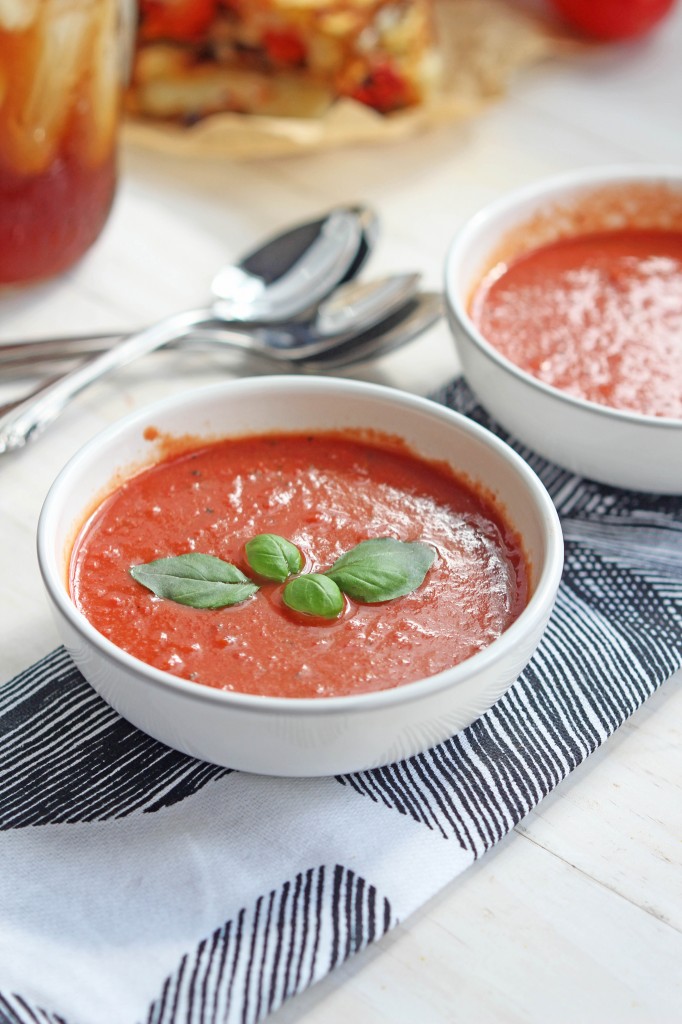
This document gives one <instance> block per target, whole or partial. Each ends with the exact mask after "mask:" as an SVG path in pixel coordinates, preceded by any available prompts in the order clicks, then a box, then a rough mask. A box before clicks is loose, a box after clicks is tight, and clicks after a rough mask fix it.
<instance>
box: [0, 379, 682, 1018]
mask: <svg viewBox="0 0 682 1024" xmlns="http://www.w3.org/2000/svg"><path fill="white" fill-rule="evenodd" d="M436 397H437V399H438V400H439V401H442V402H445V403H447V404H448V405H450V406H452V407H453V408H457V409H459V410H460V411H463V412H465V413H466V414H467V415H469V416H472V417H473V418H475V419H477V420H479V421H480V422H483V423H485V424H486V425H488V426H490V423H489V421H488V420H487V419H486V417H485V415H484V414H483V412H482V411H481V410H480V409H479V408H477V407H476V405H475V403H474V400H473V398H472V396H471V394H470V392H469V391H468V390H467V389H466V387H465V386H464V385H463V384H462V383H461V382H455V383H454V384H452V385H451V386H450V387H449V388H448V389H447V390H446V391H444V392H443V393H441V394H439V395H438V396H436ZM520 450H521V453H522V454H523V456H524V457H525V458H527V459H528V461H529V462H530V463H531V464H532V465H533V466H534V468H535V469H536V471H537V472H538V473H539V474H540V476H541V477H542V479H543V480H544V482H545V484H546V485H547V487H548V489H549V491H550V492H551V494H552V496H553V498H554V501H555V503H556V505H557V508H558V510H559V513H560V515H561V517H562V521H563V528H564V532H565V538H566V568H565V573H564V577H563V581H562V585H561V588H560V593H559V597H558V601H557V605H556V610H555V612H554V614H553V616H552V618H551V621H550V624H549V627H548V629H547V633H546V635H545V637H544V639H543V641H542V644H541V646H540V648H539V650H538V651H537V653H536V655H535V657H534V658H533V660H532V662H531V663H530V664H529V665H528V667H527V668H526V670H525V671H524V672H523V673H522V675H521V676H520V678H519V679H518V681H517V682H516V683H515V685H514V686H513V687H512V688H511V689H510V690H509V691H508V693H507V694H506V695H505V696H504V697H503V698H502V699H500V700H499V701H498V702H497V703H496V704H495V706H494V707H493V708H492V709H491V710H490V711H488V712H487V714H485V715H483V717H481V718H480V719H478V721H476V722H474V724H473V725H471V726H470V727H469V728H468V729H465V730H464V731H463V732H461V733H458V734H457V735H455V736H453V737H452V738H451V739H450V740H448V741H447V742H445V743H442V744H441V745H440V746H438V747H436V748H434V749H432V750H429V751H427V752H426V753H424V754H421V755H419V756H417V757H413V758H411V759H410V760H408V761H404V762H400V763H397V764H393V765H390V766H388V767H386V768H381V769H376V770H373V771H368V772H362V773H359V774H355V775H347V776H339V777H335V778H326V779H294V780H279V779H268V778H262V777H258V776H253V775H247V774H243V773H240V772H233V771H230V770H229V769H226V768H220V767H216V766H215V765H210V764H206V763H203V762H199V761H195V760H192V759H191V758H189V757H186V756H185V755H183V754H179V753H177V752H175V751H173V750H170V749H168V748H167V747H165V746H163V745H162V744H160V743H158V742H156V741H155V740H152V739H150V738H149V737H148V736H146V735H144V734H143V733H141V732H139V731H138V730H136V729H135V728H133V727H132V726H130V725H129V724H128V723H126V722H125V721H123V720H122V719H121V718H119V717H118V716H117V715H116V714H115V712H114V711H113V710H112V709H111V708H109V707H108V705H106V704H105V703H104V702H103V701H102V700H101V698H100V697H98V696H97V695H96V694H95V693H94V691H92V690H91V689H90V687H89V686H88V685H87V684H86V683H85V681H84V680H83V678H82V677H81V675H80V674H79V672H78V671H77V669H76V668H75V667H74V665H73V663H72V662H71V661H70V659H69V657H68V656H67V654H66V653H65V651H64V650H62V649H60V650H57V651H55V652H54V653H53V654H51V655H49V656H48V657H46V658H44V659H43V660H42V661H40V662H39V663H38V664H36V665H34V666H32V667H31V668H29V669H27V670H26V671H25V672H23V673H22V674H21V675H19V676H17V677H16V678H15V679H14V680H12V681H11V682H9V683H8V684H6V685H5V686H4V687H2V688H0V716H1V717H0V743H1V745H2V759H1V761H0V771H1V774H2V783H1V786H0V825H1V827H2V831H1V832H0V858H1V863H2V871H1V872H0V1019H1V1020H3V1021H5V1020H6V1021H8V1022H12V1024H29V1022H30V1024H36V1021H40V1022H43V1024H50V1022H51V1024H57V1022H59V1024H81V1022H84V1021H87V1022H88V1024H135V1022H138V1021H147V1022H149V1024H152V1022H154V1024H180V1022H188V1024H189V1022H201V1024H218V1022H221V1024H222V1022H230V1021H240V1022H244V1024H248V1022H253V1021H257V1020H261V1019H262V1018H263V1017H266V1016H267V1015H268V1013H270V1012H272V1011H273V1010H275V1009H276V1008H277V1007H278V1006H280V1005H281V1003H282V1002H283V1001H284V1000H285V999H287V998H288V997H289V996H291V995H293V994H294V993H296V992H300V991H302V990H303V989H305V988H306V987H307V986H309V985H311V984H312V983H314V982H315V981H317V980H318V979H320V978H322V977H323V976H324V975H326V974H327V973H328V972H330V971H332V970H333V969H334V968H335V967H336V966H338V965H339V964H341V963H342V962H343V961H344V960H346V959H347V958H348V957H350V956H351V955H352V954H353V953H354V952H356V951H357V950H359V949H362V948H363V947H365V946H367V945H368V944H369V943H371V942H374V941H376V940H377V939H379V938H380V937H381V936H382V935H383V934H384V933H386V932H387V931H388V930H389V929H390V928H392V927H393V926H394V925H395V924H396V923H397V922H398V921H403V920H405V918H406V917H408V915H409V914H410V913H411V912H412V911H413V910H415V909H416V908H417V907H418V906H419V905H420V904H422V903H424V902H425V901H426V900H428V899H429V898H430V897H431V896H433V895H434V893H436V892H437V891H438V890H439V889H440V888H441V887H442V886H444V885H445V884H446V883H448V882H449V881H451V880H452V879H453V878H454V877H455V876H456V875H458V874H459V873H460V872H461V871H463V870H464V869H465V868H466V867H467V866H468V865H470V864H471V863H472V862H473V861H474V860H475V859H476V858H477V857H480V856H481V854H483V853H485V851H486V850H488V849H489V848H490V847H491V846H493V845H494V844H495V843H496V842H498V840H500V839H501V838H502V837H503V836H504V835H506V834H507V833H508V832H509V830H510V829H512V828H513V827H514V825H515V824H516V823H517V822H519V821H520V820H521V818H523V816H524V815H525V814H527V813H528V811H529V810H530V809H531V808H533V807H534V806H536V805H537V804H538V802H539V801H540V800H542V798H543V797H544V796H545V795H546V794H547V793H549V792H550V791H551V790H552V789H553V788H554V787H555V786H556V785H557V784H558V783H559V782H561V780H562V779H564V778H565V777H566V776H567V775H568V774H569V772H571V771H572V770H573V768H575V767H576V766H577V765H578V764H580V763H581V762H582V761H583V760H584V759H585V758H586V757H588V755H589V754H590V753H591V752H592V751H593V750H595V749H596V748H597V747H598V746H599V745H600V744H601V743H603V742H604V740H606V739H607V738H608V737H609V736H610V735H611V734H612V733H613V732H614V731H615V730H616V729H617V728H618V726H619V725H621V724H622V723H623V722H624V721H625V719H626V718H628V716H629V715H631V714H632V713H633V711H635V710H636V708H638V707H639V706H640V705H641V704H642V703H643V702H644V701H645V700H646V698H647V697H648V696H649V695H650V694H651V693H653V691H654V690H655V689H656V688H657V687H658V686H659V685H660V684H661V683H662V682H663V681H664V680H665V679H666V678H668V677H669V676H670V675H672V674H673V673H674V672H675V670H676V669H678V668H679V667H680V665H681V663H682V582H681V581H682V571H681V570H682V501H681V500H680V499H678V498H672V497H670V498H658V497H653V496H647V495H641V494H634V493H630V492H626V491H619V490H614V489H608V488H604V487H600V486H598V485H596V484H594V483H589V482H586V481H584V480H582V479H580V478H578V477H575V476H572V475H571V474H569V473H566V472H564V471H563V470H560V469H557V468H556V467H555V466H552V465H549V464H548V463H547V462H544V461H543V460H541V459H539V458H538V457H536V456H534V455H532V453H530V452H529V451H526V450H524V449H520Z"/></svg>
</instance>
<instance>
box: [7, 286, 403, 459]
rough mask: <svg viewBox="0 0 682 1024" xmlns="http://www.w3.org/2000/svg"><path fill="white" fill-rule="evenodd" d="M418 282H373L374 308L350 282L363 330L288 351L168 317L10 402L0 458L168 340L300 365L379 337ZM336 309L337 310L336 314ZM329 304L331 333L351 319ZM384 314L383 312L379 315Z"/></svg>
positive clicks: (326, 321)
mask: <svg viewBox="0 0 682 1024" xmlns="http://www.w3.org/2000/svg"><path fill="white" fill-rule="evenodd" d="M418 279H419V276H418V275H415V274H405V275H398V276H396V277H393V278H385V279H383V280H381V281H379V282H378V283H376V282H375V284H374V288H375V290H376V294H377V296H378V297H379V300H380V301H376V302H375V303H374V304H373V303H372V302H370V298H371V295H372V289H371V286H369V285H361V286H358V285H356V284H352V283H351V284H347V285H344V286H342V287H343V288H344V289H345V290H347V291H352V290H353V289H354V288H355V290H356V292H361V293H362V299H363V302H362V303H361V304H360V305H361V315H360V314H358V316H357V323H358V324H359V325H360V326H359V328H358V327H356V329H355V331H350V330H348V329H346V331H345V332H344V333H342V334H340V335H339V334H338V333H337V334H336V335H334V334H332V335H330V336H329V337H324V336H323V335H322V333H321V332H320V330H319V329H318V331H317V333H316V334H314V335H313V336H312V337H311V338H307V339H305V343H301V339H300V338H299V343H298V344H295V345H293V346H288V347H286V346H282V345H281V342H282V336H281V335H282V332H281V331H278V333H279V336H278V338H277V340H278V341H279V343H280V344H279V346H274V347H267V346H266V345H265V343H264V339H263V337H262V336H261V337H259V339H258V340H257V341H256V342H254V335H253V332H246V331H242V332H238V331H236V330H235V328H230V327H228V325H226V324H225V325H224V324H222V323H220V322H219V321H206V322H205V323H203V324H200V325H197V324H195V323H193V322H185V323H183V322H182V320H181V319H180V318H179V317H175V318H169V320H170V319H173V320H175V321H176V326H175V328H174V332H173V333H172V334H170V335H169V333H168V330H167V328H166V326H165V325H167V324H168V321H164V325H162V327H163V329H161V330H159V327H158V325H157V326H156V327H152V328H148V329H147V330H146V331H142V332H141V333H139V334H135V335H132V336H131V337H130V338H128V339H126V340H125V341H123V342H120V343H119V344H118V345H116V346H115V347H114V348H111V349H109V350H108V351H106V352H103V353H102V354H100V355H98V356H95V357H94V358H92V359H91V360H89V361H88V362H86V363H84V364H82V365H80V366H78V367H76V369H74V370H71V371H70V372H68V373H65V374H63V375H62V376H60V377H57V378H56V379H53V380H50V381H48V382H47V383H45V384H42V385H40V386H39V387H38V388H36V389H35V390H34V391H33V392H31V394H30V395H28V396H27V397H26V398H24V399H23V400H19V401H18V402H12V403H9V404H8V405H6V406H5V407H4V408H2V409H0V413H4V415H0V454H2V453H3V452H7V451H11V450H13V449H16V448H21V447H23V445H25V444H26V443H27V441H29V440H30V439H31V438H33V437H35V436H37V434H38V433H40V431H42V430H43V429H44V428H45V427H46V426H47V425H48V424H49V423H51V422H52V421H53V420H55V419H56V418H57V417H58V416H59V414H60V413H61V412H62V411H63V410H64V409H65V408H66V406H67V405H68V403H69V401H70V400H71V398H73V397H74V396H75V395H76V394H78V393H79V392H80V391H82V390H83V389H84V388H85V387H87V385H88V384H91V383H93V382H94V381H96V380H99V379H100V377H102V376H103V375H104V374H106V373H108V372H109V371H111V370H113V369H116V368H118V367H119V366H122V365H124V364H127V363H129V362H130V361H131V359H133V358H135V357H136V356H139V355H143V354H146V353H148V352H151V351H154V350H155V349H158V348H161V347H162V346H164V345H165V344H167V343H168V342H169V341H175V342H177V341H178V340H179V339H188V338H189V337H192V336H199V337H203V338H204V339H206V338H207V337H211V336H212V338H213V343H215V341H216V340H217V339H218V338H220V344H221V345H223V346H225V345H229V346H230V347H233V348H234V347H235V346H236V347H240V348H243V349H246V350H248V351H250V352H252V353H254V354H257V355H261V356H264V355H269V356H270V357H271V358H275V359H277V360H278V361H280V362H286V363H292V362H297V361H302V360H305V359H307V358H310V357H311V356H314V355H318V356H319V355H321V354H322V353H324V352H329V351H330V350H332V349H335V348H336V349H338V348H339V347H340V346H345V345H348V346H351V345H352V344H353V339H354V338H355V337H357V336H358V335H359V337H360V338H363V337H364V336H365V335H366V334H367V332H368V328H371V325H372V324H374V325H375V326H376V327H377V333H379V331H380V330H381V327H382V325H383V324H384V323H386V322H387V320H388V326H389V327H390V326H392V325H393V322H394V321H393V319H392V317H391V315H390V314H391V312H392V311H393V312H394V313H396V311H397V313H396V315H397V316H399V313H400V308H404V307H405V304H406V302H408V301H409V299H410V297H411V296H414V294H415V290H416V285H417V281H418ZM335 305H336V306H337V307H338V308H337V310H336V315H335V310H334V307H335ZM327 306H328V307H329V308H328V310H327V315H326V316H325V309H326V308H327V307H325V306H324V305H323V306H321V307H320V309H321V318H320V320H321V323H322V325H323V326H324V325H326V327H327V329H329V327H330V326H331V325H333V324H334V323H338V320H339V317H341V319H344V320H346V321H347V318H346V317H345V316H344V310H345V308H346V307H345V304H344V303H342V302H340V301H339V299H338V296H337V295H336V293H335V295H334V297H333V298H332V299H331V300H330V302H329V303H328V304H327ZM380 310H381V312H379V311H380ZM370 314H371V315H370ZM298 326H300V325H298ZM140 339H142V340H143V341H144V343H145V347H144V350H143V351H139V350H137V349H135V346H136V345H137V343H138V342H139V340H140ZM150 341H153V342H154V344H150V343H149V342H150ZM131 346H132V352H131ZM122 350H125V358H123V359H121V358H120V353H121V351H122Z"/></svg>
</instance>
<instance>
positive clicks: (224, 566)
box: [130, 552, 258, 608]
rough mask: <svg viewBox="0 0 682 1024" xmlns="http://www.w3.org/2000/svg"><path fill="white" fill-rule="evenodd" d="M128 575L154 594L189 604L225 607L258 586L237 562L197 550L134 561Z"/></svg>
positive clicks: (192, 605) (245, 596) (243, 599)
mask: <svg viewBox="0 0 682 1024" xmlns="http://www.w3.org/2000/svg"><path fill="white" fill-rule="evenodd" d="M130 575H131V576H132V577H133V579H135V580H137V582H138V583H141V584H142V586H143V587H147V588H148V589H149V590H151V591H152V593H154V594H156V596H157V597H166V598H168V599H169V600H171V601H177V602H178V604H186V605H189V606H190V607H191V608H225V607H226V606H227V605H231V604H240V603H241V602H242V601H246V599H247V597H251V595H252V594H255V593H256V591H257V590H258V587H257V586H256V584H255V583H252V582H251V580H250V579H249V578H248V576H245V575H244V573H243V572H241V571H240V570H239V569H238V568H237V567H236V565H232V564H231V563H230V562H224V561H223V560H222V558H216V557H215V556H214V555H202V554H198V553H196V552H190V553H189V554H186V555H177V556H175V557H174V558H158V559H156V561H154V562H147V563H146V565H133V566H131V568H130Z"/></svg>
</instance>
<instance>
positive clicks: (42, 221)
mask: <svg viewBox="0 0 682 1024" xmlns="http://www.w3.org/2000/svg"><path fill="white" fill-rule="evenodd" d="M133 22H134V12H133V4H132V0H130V2H129V0H0V284H19V283H24V282H28V281H35V280H40V279H43V278H47V277H52V276H53V275H55V274H58V273H60V272H61V271H63V270H65V269H66V268H67V267H70V266H71V265H72V264H73V263H74V262H75V261H76V260H78V259H79V257H81V256H82V255H83V253H85V251H86V250H87V249H88V248H89V247H90V246H91V245H92V243H93V242H94V241H95V239H96V238H97V236H98V235H99V233H100V231H101V230H102V228H103V226H104V224H105V222H106V219H107V216H108V214H109V210H110V208H111V204H112V200H113V197H114V192H115V187H116V144H117V135H118V124H119V118H120V110H121V95H122V88H123V84H124V83H123V79H124V75H125V70H126V66H127V63H128V58H129V51H130V47H131V46H132V34H133Z"/></svg>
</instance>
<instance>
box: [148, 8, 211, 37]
mask: <svg viewBox="0 0 682 1024" xmlns="http://www.w3.org/2000/svg"><path fill="white" fill-rule="evenodd" d="M217 7H218V0H141V3H140V15H141V26H140V27H141V33H142V35H143V36H144V38H145V39H177V40H179V41H180V42H182V41H186V40H190V39H196V38H198V37H199V36H201V35H202V34H203V33H204V32H205V31H206V29H207V28H208V27H209V25H210V24H211V22H212V20H213V18H214V17H215V14H216V10H217Z"/></svg>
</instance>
